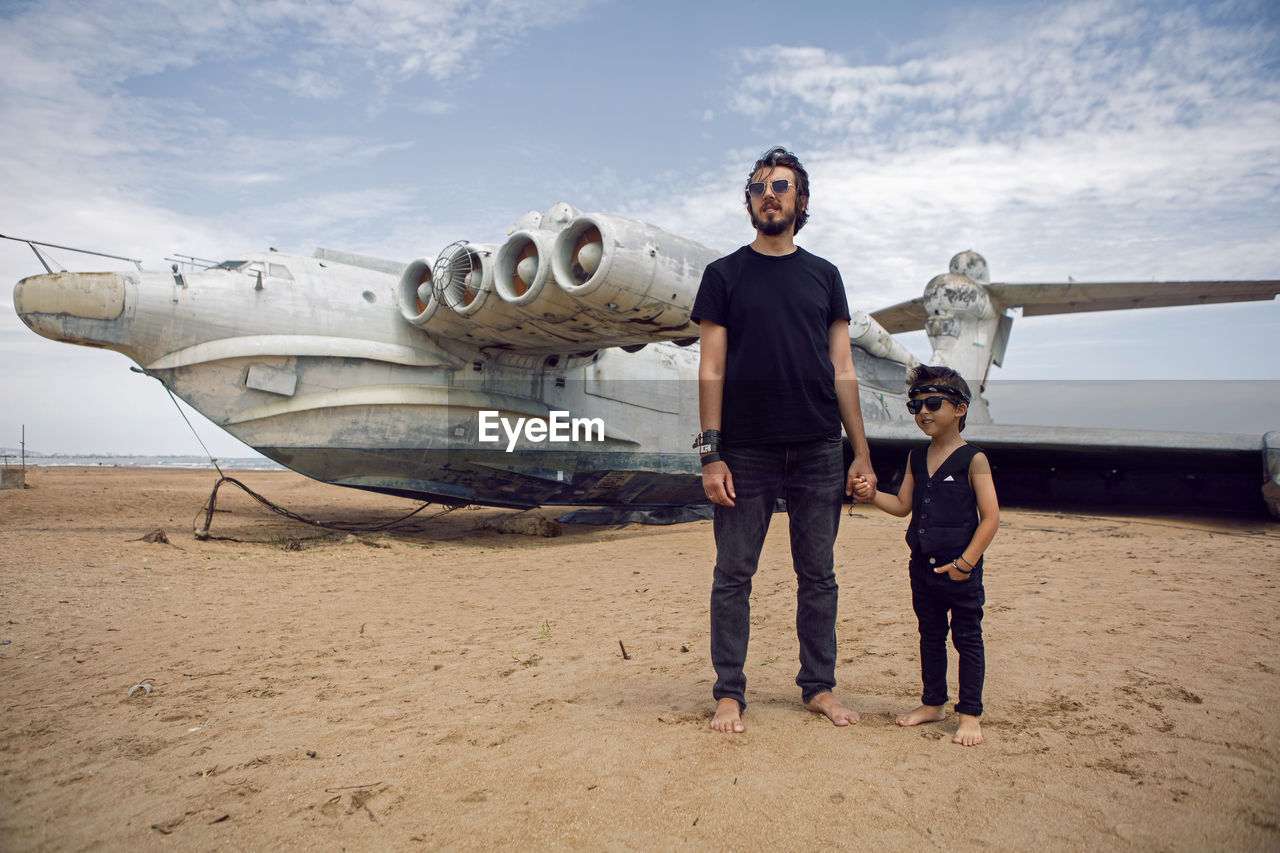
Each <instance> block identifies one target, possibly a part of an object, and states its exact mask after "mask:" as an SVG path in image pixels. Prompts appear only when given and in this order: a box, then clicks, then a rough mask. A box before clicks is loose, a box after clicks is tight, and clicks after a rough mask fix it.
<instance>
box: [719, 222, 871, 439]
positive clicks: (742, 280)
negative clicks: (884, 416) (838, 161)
mask: <svg viewBox="0 0 1280 853" xmlns="http://www.w3.org/2000/svg"><path fill="white" fill-rule="evenodd" d="M693 319H694V321H695V322H699V323H700V322H702V321H703V320H710V321H711V322H713V323H716V324H717V325H720V326H724V327H725V328H726V329H727V330H728V336H729V351H728V358H727V363H726V365H725V387H724V404H723V414H722V418H721V425H720V429H721V432H722V433H723V434H724V441H725V443H726V444H768V443H774V442H790V441H808V440H812V439H818V438H829V437H832V436H838V435H839V434H840V409H839V406H838V404H837V402H836V387H835V367H834V365H832V363H831V354H830V344H829V338H828V330H829V329H830V328H831V324H832V323H834V322H836V321H837V320H848V319H849V302H848V300H847V299H846V297H845V293H844V283H843V282H842V281H841V280H840V271H839V270H837V269H836V267H835V265H834V264H832V263H831V262H830V261H826V260H823V259H822V258H819V257H818V256H817V255H813V254H810V253H809V252H806V251H805V250H804V249H800V248H797V249H796V251H794V252H792V253H791V254H789V255H783V256H781V257H777V256H773V255H762V254H760V253H759V252H757V251H756V250H755V249H752V248H751V247H750V246H743V247H742V248H741V249H739V250H738V251H736V252H734V253H733V254H731V255H726V256H725V257H723V258H720V259H719V260H716V261H713V262H712V263H710V264H708V265H707V268H706V270H705V271H703V273H702V283H701V284H700V285H699V286H698V296H697V298H696V299H695V300H694V303H693Z"/></svg>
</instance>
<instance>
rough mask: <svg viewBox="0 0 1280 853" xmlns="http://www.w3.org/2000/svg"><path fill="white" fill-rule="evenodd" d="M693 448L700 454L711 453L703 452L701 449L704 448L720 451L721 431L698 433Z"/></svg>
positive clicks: (705, 430)
mask: <svg viewBox="0 0 1280 853" xmlns="http://www.w3.org/2000/svg"><path fill="white" fill-rule="evenodd" d="M693 446H694V448H696V449H698V452H700V453H707V452H709V451H706V450H702V449H701V448H703V447H710V448H711V449H712V450H719V449H720V430H718V429H704V430H703V431H702V432H700V433H698V435H697V437H696V438H694V440H693Z"/></svg>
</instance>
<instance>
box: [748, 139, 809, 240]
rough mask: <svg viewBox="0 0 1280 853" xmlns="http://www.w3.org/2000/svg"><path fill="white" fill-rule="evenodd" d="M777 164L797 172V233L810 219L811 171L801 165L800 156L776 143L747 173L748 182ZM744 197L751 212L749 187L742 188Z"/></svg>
mask: <svg viewBox="0 0 1280 853" xmlns="http://www.w3.org/2000/svg"><path fill="white" fill-rule="evenodd" d="M777 166H786V167H787V168H788V169H790V170H791V171H793V172H795V173H796V227H795V232H794V233H796V234H799V233H800V229H801V228H803V227H804V224H805V223H806V222H808V221H809V173H808V172H806V171H805V170H804V166H801V165H800V158H799V157H797V156H796V155H794V154H792V153H791V152H790V151H788V150H787V149H785V148H783V147H782V146H781V145H775V146H773V147H772V148H770V149H769V150H768V151H766V152H764V153H763V154H761V155H760V159H759V160H757V161H756V164H755V165H754V166H752V167H751V172H750V174H748V175H747V183H748V184H750V183H751V182H752V181H754V180H755V179H756V175H758V174H759V173H760V172H761V171H767V170H769V169H773V168H775V167H777ZM742 195H743V198H745V199H746V201H747V212H748V213H750V212H751V193H749V192H747V188H746V187H745V186H744V187H743V188H742Z"/></svg>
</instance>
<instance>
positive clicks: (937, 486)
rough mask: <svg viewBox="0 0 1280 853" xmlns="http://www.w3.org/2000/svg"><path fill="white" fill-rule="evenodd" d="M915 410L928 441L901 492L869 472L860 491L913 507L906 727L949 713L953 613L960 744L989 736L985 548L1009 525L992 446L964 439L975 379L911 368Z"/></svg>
mask: <svg viewBox="0 0 1280 853" xmlns="http://www.w3.org/2000/svg"><path fill="white" fill-rule="evenodd" d="M907 384H908V386H909V387H910V392H909V394H908V396H909V397H910V400H909V401H908V402H907V410H908V411H909V412H911V413H912V414H913V415H915V419H916V426H918V427H920V430H921V431H922V432H923V433H924V434H925V435H927V436H929V443H928V444H927V445H925V446H923V447H918V448H916V449H915V450H912V451H911V453H910V455H909V456H908V457H907V471H906V474H905V475H904V476H903V478H902V486H901V488H899V489H898V494H897V495H891V494H886V493H884V492H878V491H876V489H875V486H874V485H873V484H871V483H869V482H867V481H866V480H861V479H859V480H856V481H855V483H854V491H855V493H856V494H857V495H858V497H859V498H861V499H862V500H869V501H870V502H871V503H873V504H875V505H876V506H877V507H879V508H880V509H882V510H884V511H885V512H887V513H889V514H891V515H896V516H898V517H902V516H905V515H907V514H910V515H911V523H910V524H909V525H908V526H907V544H908V545H910V546H911V562H910V574H911V606H912V608H913V609H914V610H915V612H916V618H917V619H918V620H919V624H920V674H921V679H922V680H923V682H924V695H923V696H921V698H920V701H921V705H920V707H919V708H916V709H915V710H914V711H911V712H910V713H907V714H903V715H902V716H900V717H898V719H897V723H898V725H900V726H915V725H919V724H920V723H932V722H937V721H938V720H942V719H944V718H945V717H946V712H945V711H944V706H945V705H946V704H947V699H948V697H947V612H948V611H950V612H951V625H950V628H951V642H952V643H953V644H954V645H955V647H956V651H957V652H959V654H960V698H959V700H958V701H957V702H956V712H957V713H958V714H959V715H960V726H959V728H958V729H957V730H956V735H955V737H954V738H952V741H953V742H954V743H958V744H962V745H964V746H975V745H977V744H979V743H982V727H981V725H979V723H978V718H979V717H980V716H982V681H983V676H984V675H985V672H986V663H985V659H984V654H983V648H982V605H983V604H985V603H986V594H985V592H984V590H983V588H982V553H983V552H984V551H985V550H986V549H987V546H988V545H990V544H991V540H992V538H993V537H994V536H995V535H996V528H997V527H998V526H999V524H1000V506H999V503H998V502H997V500H996V489H995V484H994V483H993V482H992V479H991V465H990V463H989V462H988V461H987V457H986V454H985V453H983V452H982V450H980V449H979V448H978V447H977V446H976V445H972V444H968V443H966V442H965V440H964V439H962V438H961V437H960V432H961V430H963V429H964V421H965V414H966V413H967V412H968V409H969V386H968V384H967V383H966V382H965V381H964V379H963V378H962V377H961V376H960V374H959V373H956V372H955V371H954V370H952V369H951V368H949V367H940V366H931V365H927V364H922V365H918V366H917V367H915V368H914V369H913V370H911V371H910V372H909V373H908V374H907Z"/></svg>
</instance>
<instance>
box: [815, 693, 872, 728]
mask: <svg viewBox="0 0 1280 853" xmlns="http://www.w3.org/2000/svg"><path fill="white" fill-rule="evenodd" d="M804 706H805V707H806V708H808V709H809V710H810V711H813V712H814V713H815V714H826V715H827V719H829V720H831V722H832V723H834V724H835V725H837V726H851V725H853V724H855V723H857V722H858V720H860V719H862V718H861V717H859V716H858V715H857V714H856V713H855V712H853V711H850V710H849V709H848V708H846V707H845V706H844V705H842V704H841V703H840V700H839V699H837V698H836V697H835V694H834V693H832V692H831V691H826V692H823V693H819V694H818V695H817V696H814V697H813V698H812V699H810V700H809V701H808V702H805V703H804Z"/></svg>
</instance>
